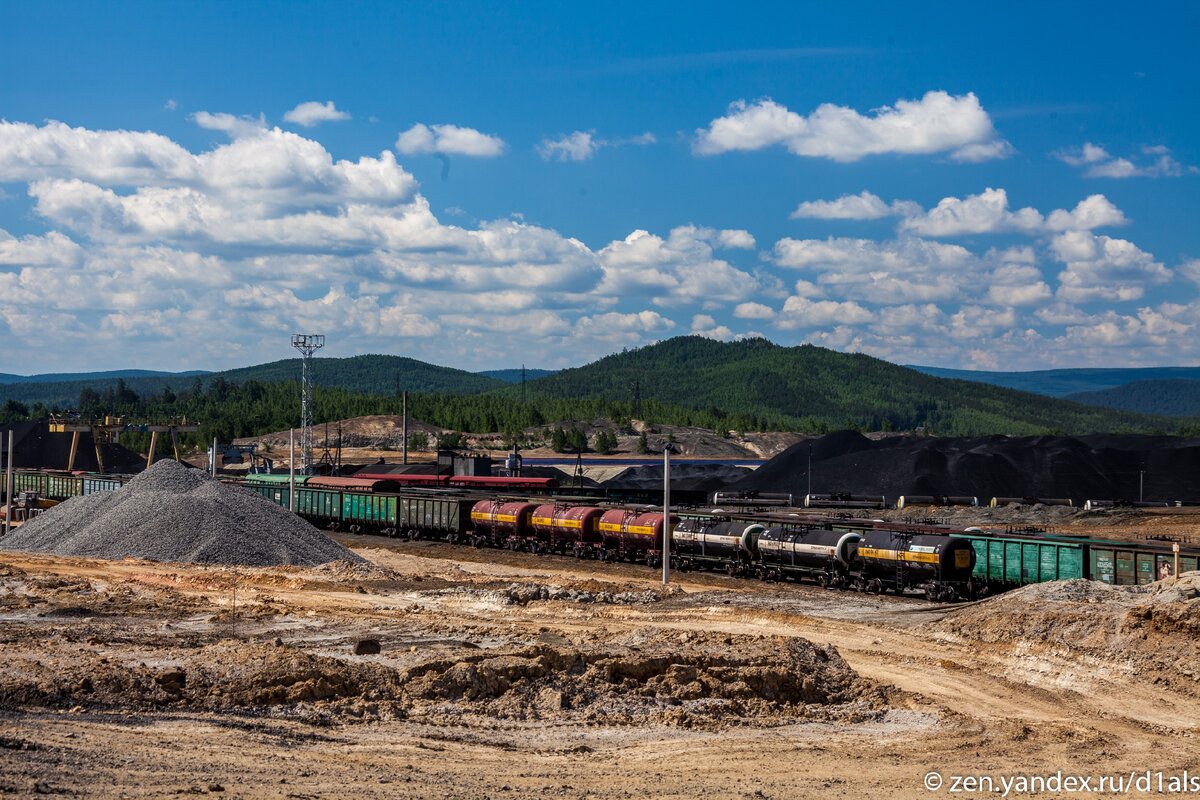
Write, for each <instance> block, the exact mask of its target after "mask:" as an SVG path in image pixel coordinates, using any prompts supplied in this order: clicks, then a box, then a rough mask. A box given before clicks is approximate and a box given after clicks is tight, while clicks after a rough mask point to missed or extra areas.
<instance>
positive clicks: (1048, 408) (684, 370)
mask: <svg viewBox="0 0 1200 800" xmlns="http://www.w3.org/2000/svg"><path fill="white" fill-rule="evenodd" d="M527 390H528V392H529V393H530V396H531V397H532V396H539V397H552V398H582V397H600V398H604V399H609V400H622V401H626V402H630V403H632V402H634V401H635V395H640V398H641V399H642V400H643V401H645V400H656V401H658V402H661V403H664V404H670V405H678V406H684V407H689V408H698V409H705V410H709V411H710V413H712V414H715V415H719V414H722V413H725V414H733V413H736V414H740V415H752V416H755V417H758V418H760V419H761V420H762V421H763V422H764V423H765V427H768V428H776V427H781V428H785V429H786V428H793V429H795V428H798V429H802V430H815V429H819V428H822V427H826V426H833V427H840V426H849V427H856V428H862V429H866V430H892V429H894V430H909V429H913V428H917V427H920V426H925V427H927V428H931V429H933V430H934V431H936V432H937V433H940V434H946V435H951V434H953V435H969V434H987V433H1009V434H1036V433H1044V432H1047V431H1062V432H1066V433H1087V432H1091V431H1124V430H1153V429H1156V428H1162V429H1166V430H1173V429H1174V428H1175V427H1176V425H1177V423H1176V422H1172V421H1167V420H1162V419H1157V418H1153V417H1147V416H1144V415H1139V414H1131V413H1127V412H1119V411H1113V410H1109V409H1102V408H1096V407H1089V406H1083V405H1079V404H1077V403H1071V402H1067V401H1063V400H1056V399H1053V398H1048V397H1042V396H1038V395H1033V394H1027V393H1024V392H1018V391H1014V390H1010V389H1004V388H1000V387H996V386H990V385H986V384H981V383H972V382H968V381H959V380H948V379H945V378H935V377H933V376H930V375H925V374H922V373H920V372H917V371H916V370H912V369H909V368H907V367H901V366H897V365H895V364H891V363H889V362H887V361H882V360H880V359H877V358H872V357H870V356H866V355H861V354H850V353H838V352H835V351H832V350H826V349H824V348H821V347H814V346H812V345H803V346H800V347H781V346H779V345H776V344H773V343H771V342H769V341H767V340H766V339H751V340H746V341H740V342H728V343H726V342H717V341H713V340H710V339H705V338H702V337H698V336H683V337H677V338H674V339H669V340H667V341H665V342H660V343H659V344H655V345H651V346H648V347H643V348H640V349H637V350H630V351H626V352H623V353H618V354H615V355H611V356H608V357H606V358H602V359H600V360H599V361H596V362H594V363H591V364H588V365H586V366H583V367H578V368H575V369H568V370H563V371H561V372H558V373H556V374H554V375H550V376H547V377H545V378H540V379H538V380H536V381H531V382H529V383H528V384H527ZM501 391H503V392H507V393H509V394H512V393H513V392H514V390H513V389H512V388H508V389H504V390H501Z"/></svg>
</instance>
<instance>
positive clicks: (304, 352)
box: [292, 333, 325, 475]
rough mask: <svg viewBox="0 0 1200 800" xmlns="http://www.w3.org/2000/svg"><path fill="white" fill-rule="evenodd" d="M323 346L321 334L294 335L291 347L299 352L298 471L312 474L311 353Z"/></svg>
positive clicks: (323, 341)
mask: <svg viewBox="0 0 1200 800" xmlns="http://www.w3.org/2000/svg"><path fill="white" fill-rule="evenodd" d="M324 346H325V337H324V336H323V335H322V334H319V333H318V334H314V333H294V334H292V347H294V348H296V349H297V350H299V351H300V471H301V472H303V473H304V474H305V475H308V474H311V473H312V463H313V460H312V451H313V428H312V426H313V419H312V418H313V366H312V358H313V353H315V352H317V351H318V350H320V349H321V348H322V347H324Z"/></svg>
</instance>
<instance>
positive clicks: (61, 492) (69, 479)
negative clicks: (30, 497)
mask: <svg viewBox="0 0 1200 800" xmlns="http://www.w3.org/2000/svg"><path fill="white" fill-rule="evenodd" d="M81 494H83V478H81V477H79V476H77V475H47V476H46V495H45V496H46V497H47V498H49V499H50V500H66V499H67V498H68V497H78V496H80V495H81Z"/></svg>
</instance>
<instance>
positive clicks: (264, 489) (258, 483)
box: [245, 475, 309, 508]
mask: <svg viewBox="0 0 1200 800" xmlns="http://www.w3.org/2000/svg"><path fill="white" fill-rule="evenodd" d="M308 478H309V476H308V475H297V476H296V477H295V481H296V488H297V489H299V488H300V487H302V486H304V484H306V483H308ZM291 482H292V477H291V476H290V475H248V476H247V477H246V484H245V486H246V488H247V489H249V490H250V491H252V492H254V493H255V494H258V495H262V496H263V497H265V498H267V499H268V500H270V501H271V502H272V503H274V504H275V505H277V506H281V507H282V508H290V507H291Z"/></svg>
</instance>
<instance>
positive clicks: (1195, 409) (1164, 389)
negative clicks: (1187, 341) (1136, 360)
mask: <svg viewBox="0 0 1200 800" xmlns="http://www.w3.org/2000/svg"><path fill="white" fill-rule="evenodd" d="M1066 399H1068V400H1073V401H1074V402H1076V403H1085V404H1087V405H1093V406H1104V407H1105V408H1115V409H1120V410H1122V411H1133V412H1136V413H1139V414H1161V415H1163V416H1168V417H1200V380H1167V381H1134V382H1133V383H1126V384H1124V385H1122V386H1118V387H1116V388H1113V389H1105V390H1103V391H1099V392H1080V393H1078V394H1072V395H1068V396H1067V398H1066Z"/></svg>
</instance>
